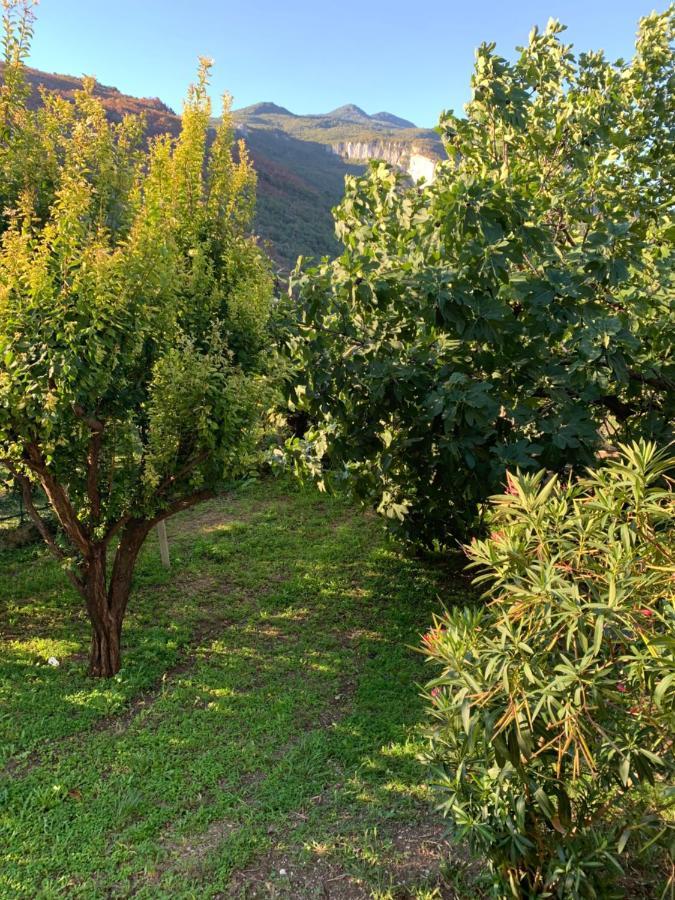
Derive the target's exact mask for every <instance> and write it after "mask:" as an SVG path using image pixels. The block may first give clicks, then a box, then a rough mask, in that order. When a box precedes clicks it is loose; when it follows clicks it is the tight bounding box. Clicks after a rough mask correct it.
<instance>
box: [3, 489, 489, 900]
mask: <svg viewBox="0 0 675 900" xmlns="http://www.w3.org/2000/svg"><path fill="white" fill-rule="evenodd" d="M169 537H170V541H171V547H172V557H173V567H172V570H171V571H170V572H165V571H164V570H163V569H162V568H161V566H160V562H159V554H158V550H157V546H156V543H155V538H154V536H153V538H152V539H151V540H149V542H148V544H147V546H146V547H145V549H144V552H143V556H142V559H141V561H140V564H139V568H138V572H137V577H136V583H135V589H134V593H133V595H132V601H131V604H130V612H129V615H128V618H127V621H126V624H125V631H124V644H125V656H124V666H123V669H122V671H121V673H120V675H118V676H117V677H116V678H115V679H113V680H110V681H96V680H93V679H88V678H87V677H86V676H85V675H84V671H85V660H86V651H87V644H88V639H89V626H88V623H87V621H86V619H85V616H84V614H83V611H82V609H81V601H80V600H79V599H78V597H77V596H76V595H75V593H74V591H72V590H71V588H70V586H69V584H68V582H67V580H66V579H65V577H64V576H63V574H62V573H61V572H60V571H59V569H58V567H57V566H56V565H55V564H54V563H53V562H52V561H51V559H50V558H49V557H48V555H47V554H46V552H45V551H44V550H43V549H42V548H41V547H40V546H39V545H38V546H34V547H30V548H24V549H21V550H16V549H15V550H4V551H0V628H1V635H2V637H1V641H0V799H1V805H0V896H3V897H5V896H6V897H17V898H20V897H31V898H33V897H44V898H49V897H61V896H69V897H87V898H89V897H92V898H96V897H127V896H135V897H172V898H175V897H186V898H187V897H200V898H201V897H211V896H292V897H313V896H323V897H325V896H329V897H369V896H375V897H381V898H385V897H418V898H432V897H454V896H459V895H460V894H458V893H457V892H458V891H460V893H461V892H464V891H466V895H467V896H477V895H478V888H477V887H476V886H475V884H473V879H474V876H473V875H472V873H471V871H469V870H466V868H465V866H464V863H463V858H464V857H463V852H462V850H461V848H456V847H452V846H451V845H450V844H448V843H447V841H446V840H445V838H444V827H443V823H442V821H441V820H440V819H438V818H437V817H436V816H434V815H433V813H431V812H430V805H429V796H428V789H427V788H425V787H424V786H422V785H423V783H424V770H423V768H422V764H421V763H420V762H418V760H417V757H416V754H417V753H418V751H419V749H420V748H419V740H420V738H419V737H418V736H417V732H416V730H415V726H416V724H417V723H418V721H419V720H420V718H421V716H422V704H421V700H420V698H419V696H418V688H417V686H416V685H417V684H418V683H420V682H423V681H424V680H425V678H426V677H427V672H426V671H425V669H424V663H423V659H422V657H421V656H420V655H418V654H416V653H415V652H413V650H411V649H410V645H415V644H418V642H419V634H420V632H422V631H424V630H425V629H426V627H427V626H428V623H429V622H430V620H431V614H432V611H434V610H437V609H438V607H439V605H440V601H439V597H441V598H442V600H443V602H445V603H452V602H453V596H454V597H457V599H460V598H465V597H466V591H467V588H466V584H465V583H464V582H463V581H461V580H459V579H457V578H456V577H453V576H452V575H451V574H449V573H448V572H447V571H442V570H440V569H438V568H435V567H433V566H430V565H424V564H422V563H419V562H416V561H414V560H411V559H410V558H407V557H405V556H404V555H402V554H401V553H400V552H399V551H398V550H397V549H396V548H395V547H393V546H392V545H390V544H388V543H387V541H386V538H384V537H383V535H382V532H381V527H380V524H379V523H378V522H377V521H374V520H371V519H369V518H368V517H364V516H363V514H362V513H359V512H355V511H354V510H353V509H351V508H350V507H349V506H347V505H345V504H344V503H342V502H340V501H338V500H334V499H328V498H326V497H324V496H322V495H319V494H317V493H316V492H314V491H309V490H307V491H305V490H300V489H297V488H296V487H294V486H293V485H289V484H285V483H280V482H272V483H269V482H267V483H260V484H257V485H252V486H249V487H247V488H245V489H242V490H240V491H238V492H236V493H234V494H231V495H228V496H226V497H221V498H219V499H217V500H215V501H212V502H211V503H209V504H207V505H205V506H202V507H200V508H198V509H196V510H194V511H192V512H191V513H189V514H184V515H182V516H180V517H177V518H176V519H173V520H171V521H170V523H169ZM49 657H54V658H56V659H57V660H58V661H59V663H60V665H59V666H58V667H54V666H50V665H48V664H47V660H48V659H49ZM472 884H473V886H472ZM460 885H464V887H460Z"/></svg>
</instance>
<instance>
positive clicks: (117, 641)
mask: <svg viewBox="0 0 675 900" xmlns="http://www.w3.org/2000/svg"><path fill="white" fill-rule="evenodd" d="M149 530H150V525H149V523H148V522H147V521H143V520H139V519H132V520H130V521H129V523H128V524H127V526H126V527H125V528H124V530H123V531H122V535H121V537H120V542H119V546H118V548H117V552H116V553H115V559H114V562H113V567H112V573H111V576H110V581H108V579H107V574H106V549H107V544H106V543H105V542H103V543H100V544H96V545H94V546H93V547H92V548H91V550H90V555H89V561H88V563H87V566H86V571H85V576H84V597H85V600H86V603H87V612H88V613H89V619H90V621H91V626H92V635H91V649H90V652H89V675H91V676H93V677H95V678H110V677H111V676H113V675H116V674H117V672H119V670H120V666H121V664H122V659H121V641H122V623H123V622H124V614H125V612H126V609H127V603H128V601H129V594H130V593H131V580H132V577H133V574H134V567H135V565H136V559H137V557H138V554H139V551H140V549H141V547H142V546H143V541H144V540H145V538H146V536H147V534H148V531H149Z"/></svg>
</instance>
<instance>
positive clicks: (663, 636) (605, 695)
mask: <svg viewBox="0 0 675 900" xmlns="http://www.w3.org/2000/svg"><path fill="white" fill-rule="evenodd" d="M673 467H675V458H667V456H666V455H665V454H664V453H657V452H656V450H655V447H654V445H653V444H647V443H645V442H640V443H639V444H633V445H631V446H629V447H628V446H622V448H621V453H620V455H619V458H618V459H614V460H612V461H610V462H608V463H607V464H606V465H605V466H603V467H601V468H599V469H597V470H596V471H594V472H591V473H590V474H588V475H587V476H586V477H584V478H582V479H580V480H579V481H578V482H576V483H574V482H568V483H566V484H561V483H560V481H558V479H557V478H555V477H553V478H551V479H550V480H548V481H547V482H545V481H544V473H543V472H539V473H538V474H536V475H519V476H513V475H510V476H509V489H508V492H507V493H506V494H505V495H503V496H500V497H497V498H495V502H494V507H493V510H494V529H495V530H494V531H493V532H492V534H491V535H490V537H489V538H488V539H486V540H480V541H477V540H474V542H473V543H472V544H471V545H470V547H469V548H468V553H469V557H470V559H471V560H472V565H473V566H474V567H478V568H479V570H480V575H479V576H478V578H477V579H476V581H477V582H479V583H482V584H484V585H487V594H486V596H487V597H488V598H489V603H488V605H487V606H485V607H483V608H481V609H477V610H474V609H465V610H459V609H457V610H454V611H452V612H450V613H447V614H445V615H443V616H441V617H439V618H438V619H437V620H436V622H435V627H434V629H433V630H432V631H430V632H429V633H428V634H427V635H425V637H424V652H425V653H426V655H427V657H428V659H429V662H431V663H432V664H434V665H435V666H440V668H441V673H440V675H438V677H436V678H434V680H433V681H431V682H430V683H429V685H428V686H427V691H428V693H427V699H428V702H429V704H430V708H429V712H430V714H431V725H430V727H429V729H428V738H429V758H430V759H432V760H433V761H434V762H435V763H436V766H437V778H436V781H437V784H438V788H439V789H440V792H441V795H442V798H443V800H442V809H443V810H444V811H445V813H446V814H447V815H448V816H450V818H451V819H452V822H453V824H454V826H455V828H456V832H457V834H458V835H459V836H465V837H467V838H468V839H469V841H470V843H471V845H472V848H473V850H474V851H475V852H476V853H479V854H481V855H485V856H487V857H488V859H489V860H490V861H491V863H492V866H493V870H494V875H495V884H496V886H497V889H498V893H499V894H500V896H514V897H518V896H525V897H531V896H556V897H561V898H563V897H564V898H568V897H595V896H606V895H607V893H606V890H607V888H606V887H604V886H606V885H607V883H608V881H609V880H610V878H611V876H612V875H613V874H614V875H615V874H616V872H619V873H620V872H621V867H620V857H621V854H622V852H623V851H624V849H625V848H627V849H628V850H629V851H630V850H634V851H636V852H637V850H638V849H639V848H640V847H641V846H644V844H645V843H646V842H648V841H649V842H653V843H654V844H655V845H658V846H660V847H664V848H667V849H669V851H670V853H671V854H672V852H673V849H674V845H675V821H674V820H673V818H672V815H670V814H669V813H668V811H667V810H668V809H669V808H671V807H672V802H673V798H674V792H675V787H674V785H673V778H674V776H675V756H673V752H672V739H673V734H674V733H675V592H674V584H675V540H674V539H673V537H674V528H675V498H674V496H673V493H672V490H671V485H672V482H671V481H670V480H669V479H668V478H667V477H666V473H667V472H668V471H671V472H672V470H673ZM671 862H672V859H671ZM656 880H657V879H655V881H656ZM671 887H672V885H671Z"/></svg>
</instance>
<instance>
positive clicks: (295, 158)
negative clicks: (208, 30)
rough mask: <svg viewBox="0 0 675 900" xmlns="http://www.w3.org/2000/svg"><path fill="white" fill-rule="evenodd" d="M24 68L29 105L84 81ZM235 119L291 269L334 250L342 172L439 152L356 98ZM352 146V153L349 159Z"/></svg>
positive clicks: (276, 245)
mask: <svg viewBox="0 0 675 900" xmlns="http://www.w3.org/2000/svg"><path fill="white" fill-rule="evenodd" d="M2 65H3V64H2V63H0V72H2ZM26 75H27V79H28V81H29V83H30V85H31V89H32V94H31V101H30V102H31V105H32V106H34V107H35V106H38V105H39V104H40V103H41V97H40V88H41V87H44V88H47V89H48V90H49V91H53V92H55V93H57V94H59V95H60V96H62V97H66V98H67V99H72V98H73V95H74V94H75V92H76V91H78V90H79V89H81V87H82V79H81V78H75V77H73V76H69V75H59V74H53V73H47V72H41V71H39V70H37V69H27V70H26ZM94 94H95V95H96V96H97V97H99V98H100V99H101V101H102V103H103V105H104V107H105V109H106V112H107V113H108V115H109V117H110V118H111V119H112V120H114V121H119V120H121V118H122V117H123V116H124V115H126V114H129V113H136V114H138V113H142V114H143V115H144V116H145V119H146V123H147V131H148V134H150V135H156V134H161V133H165V132H169V133H171V134H173V135H174V136H175V135H177V134H178V133H179V131H180V117H179V115H178V114H177V113H176V112H175V111H174V110H173V109H171V108H170V107H169V106H167V105H166V104H165V103H163V102H162V101H161V100H159V99H158V98H156V97H154V98H147V97H131V96H129V95H127V94H123V93H121V92H120V91H119V90H118V89H117V88H115V87H108V86H106V85H101V84H97V85H96V87H95V89H94ZM235 122H236V124H237V132H238V135H239V136H241V137H243V138H244V139H245V140H246V144H247V146H248V148H249V150H250V152H251V155H252V157H253V161H254V165H255V169H256V172H257V174H258V204H257V210H256V217H255V229H256V232H257V233H258V234H259V236H260V238H261V239H262V242H263V243H264V244H265V246H266V249H267V250H268V252H269V253H270V255H271V256H272V257H273V259H274V260H275V262H276V263H277V265H278V266H279V268H280V270H282V271H289V270H290V269H291V268H292V267H293V266H294V265H295V262H296V260H297V258H298V256H300V255H303V256H314V257H320V256H323V255H325V254H334V253H335V252H336V251H337V250H338V242H337V240H336V238H335V233H334V226H333V219H332V216H331V210H332V208H333V207H334V206H335V205H336V204H337V203H338V202H339V200H340V198H341V197H342V194H343V192H344V178H345V175H348V174H359V173H361V172H363V171H364V169H365V163H366V159H367V158H368V157H372V158H376V157H377V158H381V157H383V156H384V157H391V159H390V161H393V162H394V163H395V164H396V165H397V166H398V167H399V168H403V169H407V168H408V166H409V162H410V157H411V153H413V152H415V153H419V154H421V155H422V156H424V157H428V158H431V159H434V160H436V159H438V158H440V157H441V155H442V148H441V144H440V140H439V138H438V137H437V136H436V135H435V133H434V132H433V131H429V130H425V129H419V128H415V126H414V125H413V123H412V122H408V121H407V120H405V119H400V118H399V117H397V116H395V115H392V114H391V113H386V112H382V113H377V114H376V115H374V116H369V115H368V114H367V113H365V112H363V110H361V109H359V108H358V107H357V106H353V105H347V106H343V107H340V108H339V109H336V110H333V111H332V112H330V113H327V114H325V115H308V116H297V115H294V114H293V113H291V112H289V111H288V110H286V109H284V108H283V107H280V106H277V105H276V104H274V103H258V104H255V105H254V106H250V107H246V108H245V109H241V110H237V111H236V112H235ZM214 124H216V123H215V122H214ZM354 153H356V154H357V157H356V158H355V159H349V158H347V157H349V156H353V154H354Z"/></svg>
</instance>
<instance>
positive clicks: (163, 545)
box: [157, 519, 171, 569]
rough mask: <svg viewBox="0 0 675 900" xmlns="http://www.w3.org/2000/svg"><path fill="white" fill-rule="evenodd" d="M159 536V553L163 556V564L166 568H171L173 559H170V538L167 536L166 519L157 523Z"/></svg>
mask: <svg viewBox="0 0 675 900" xmlns="http://www.w3.org/2000/svg"><path fill="white" fill-rule="evenodd" d="M157 537H158V538H159V555H160V556H161V558H162V565H163V566H164V568H165V569H169V568H170V567H171V560H170V559H169V540H168V538H167V536H166V521H165V520H164V519H162V521H161V522H158V523H157Z"/></svg>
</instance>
